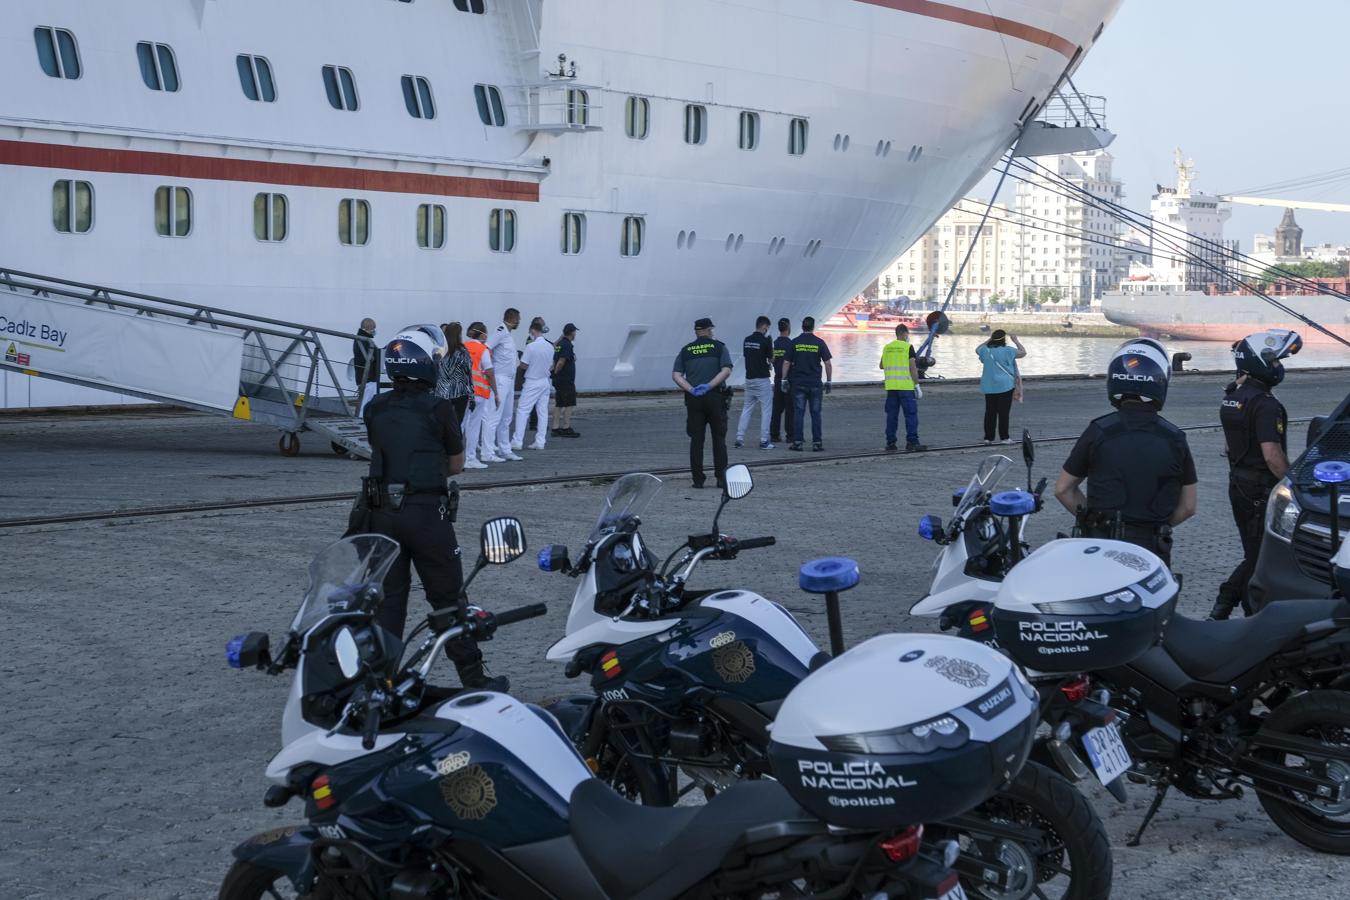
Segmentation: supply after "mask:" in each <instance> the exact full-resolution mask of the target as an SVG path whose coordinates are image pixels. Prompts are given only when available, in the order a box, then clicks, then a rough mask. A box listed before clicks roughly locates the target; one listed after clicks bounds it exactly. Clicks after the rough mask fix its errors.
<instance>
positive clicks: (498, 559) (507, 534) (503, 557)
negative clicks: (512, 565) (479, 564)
mask: <svg viewBox="0 0 1350 900" xmlns="http://www.w3.org/2000/svg"><path fill="white" fill-rule="evenodd" d="M482 553H483V559H484V560H485V561H487V562H489V563H491V564H492V565H496V566H500V565H505V564H506V563H509V562H512V561H514V560H517V559H519V558H520V557H522V556H524V555H525V526H524V525H522V524H521V523H520V520H519V519H517V518H514V517H512V516H501V517H498V518H496V519H488V520H487V521H486V522H484V523H483V532H482Z"/></svg>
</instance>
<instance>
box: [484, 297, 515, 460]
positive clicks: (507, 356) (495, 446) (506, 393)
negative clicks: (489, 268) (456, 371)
mask: <svg viewBox="0 0 1350 900" xmlns="http://www.w3.org/2000/svg"><path fill="white" fill-rule="evenodd" d="M519 327H520V310H518V309H514V308H512V309H508V310H507V311H506V312H505V313H503V314H502V323H501V324H500V325H498V326H497V330H496V331H494V332H492V337H490V338H488V342H487V348H488V352H489V353H490V354H492V370H493V372H494V373H495V374H496V376H497V384H496V388H497V390H496V394H497V406H496V408H495V409H493V408H489V409H488V413H487V419H486V420H484V422H483V443H484V444H485V445H486V446H485V448H484V449H485V450H486V449H488V448H491V449H492V450H493V451H495V455H493V456H492V457H488V456H484V457H483V462H486V463H492V462H505V461H507V460H513V461H515V462H519V461H520V460H521V457H520V456H519V455H518V454H516V453H515V452H514V451H513V450H512V449H511V422H512V418H511V416H512V411H513V409H514V407H515V399H516V367H517V366H518V365H519V364H520V355H519V354H518V353H517V352H516V341H515V338H513V337H512V336H511V332H513V331H515V330H516V329H517V328H519Z"/></svg>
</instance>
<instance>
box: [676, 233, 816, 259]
mask: <svg viewBox="0 0 1350 900" xmlns="http://www.w3.org/2000/svg"><path fill="white" fill-rule="evenodd" d="M697 240H698V232H697V231H693V230H692V229H691V230H689V231H681V232H680V233H679V234H677V235H676V236H675V246H676V247H677V248H678V249H681V250H692V249H694V242H695V241H697ZM822 243H823V242H822V241H821V240H819V239H813V240H810V241H807V242H806V246H805V247H803V248H802V257H803V258H804V259H805V258H808V257H812V256H815V255H816V254H817V253H818V252H820V247H821V244H822ZM744 245H745V235H744V234H738V233H737V232H734V231H733V232H731V233H730V234H728V235H727V239H726V243H725V244H724V245H723V249H725V250H726V252H728V253H739V252H740V251H741V247H742V246H744ZM786 246H787V238H785V237H774V238H771V239H770V240H769V255H770V256H777V255H779V254H780V253H782V252H783V248H784V247H786Z"/></svg>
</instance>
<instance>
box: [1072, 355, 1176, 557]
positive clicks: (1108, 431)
mask: <svg viewBox="0 0 1350 900" xmlns="http://www.w3.org/2000/svg"><path fill="white" fill-rule="evenodd" d="M1170 378H1171V368H1170V367H1169V366H1168V364H1167V352H1166V351H1165V350H1163V348H1162V345H1161V344H1159V343H1158V342H1157V341H1151V340H1147V339H1140V340H1135V341H1126V342H1125V343H1124V344H1122V345H1121V346H1120V347H1119V348H1118V349H1117V350H1116V352H1115V355H1113V356H1112V357H1111V363H1110V365H1109V366H1108V367H1107V370H1106V391H1107V395H1108V396H1109V397H1110V399H1111V405H1112V406H1114V407H1116V411H1115V412H1113V413H1109V414H1107V415H1105V416H1102V417H1100V418H1097V419H1093V420H1092V422H1091V423H1090V424H1089V425H1088V427H1087V429H1086V430H1085V431H1084V432H1083V434H1082V435H1081V436H1080V437H1079V438H1078V443H1076V444H1075V445H1074V448H1073V451H1072V452H1070V454H1069V458H1068V459H1067V460H1066V461H1065V462H1064V469H1063V471H1061V472H1060V473H1059V480H1058V481H1057V482H1056V483H1055V497H1056V498H1057V499H1058V500H1059V502H1060V503H1061V504H1063V506H1064V508H1065V509H1067V510H1068V511H1069V512H1071V513H1073V514H1074V515H1075V517H1076V519H1077V524H1076V527H1075V533H1076V534H1079V535H1082V536H1083V537H1098V538H1110V539H1114V540H1122V541H1129V542H1130V543H1132V544H1138V545H1139V546H1140V547H1144V548H1147V549H1148V550H1151V551H1153V552H1154V553H1156V554H1157V555H1158V556H1159V557H1161V558H1162V560H1163V562H1165V563H1167V564H1168V565H1170V564H1171V559H1172V528H1173V526H1175V525H1179V524H1181V523H1182V522H1184V521H1186V520H1187V519H1189V518H1190V517H1191V516H1193V515H1195V495H1196V481H1197V478H1196V474H1195V460H1193V459H1192V458H1191V450H1190V447H1189V446H1188V445H1187V443H1186V433H1185V432H1183V431H1182V430H1181V429H1180V428H1178V427H1176V426H1175V425H1173V424H1172V423H1171V422H1169V421H1167V420H1166V419H1164V418H1163V417H1162V416H1160V415H1159V414H1158V411H1159V410H1160V409H1162V406H1163V403H1164V402H1165V401H1166V400H1167V386H1168V382H1169V380H1170ZM1084 479H1087V483H1088V484H1087V495H1086V496H1084V494H1083V492H1082V490H1081V489H1080V488H1079V485H1081V484H1082V482H1083V480H1084Z"/></svg>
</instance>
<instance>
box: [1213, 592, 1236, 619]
mask: <svg viewBox="0 0 1350 900" xmlns="http://www.w3.org/2000/svg"><path fill="white" fill-rule="evenodd" d="M1232 614H1233V603H1232V601H1230V600H1225V599H1223V598H1222V597H1220V598H1219V599H1218V600H1215V601H1214V606H1213V608H1212V609H1210V611H1209V618H1210V619H1211V620H1213V621H1222V620H1224V619H1227V618H1228V617H1229V616H1231V615H1232Z"/></svg>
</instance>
